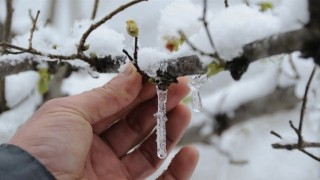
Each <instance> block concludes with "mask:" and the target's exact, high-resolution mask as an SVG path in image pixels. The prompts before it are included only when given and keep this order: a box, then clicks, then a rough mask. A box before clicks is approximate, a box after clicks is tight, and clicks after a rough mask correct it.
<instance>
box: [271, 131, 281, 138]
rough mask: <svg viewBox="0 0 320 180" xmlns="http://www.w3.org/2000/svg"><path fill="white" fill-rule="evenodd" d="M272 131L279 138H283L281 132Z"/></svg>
mask: <svg viewBox="0 0 320 180" xmlns="http://www.w3.org/2000/svg"><path fill="white" fill-rule="evenodd" d="M270 133H271V134H272V135H274V136H276V137H278V138H279V139H282V136H281V135H280V134H278V133H277V132H275V131H271V132H270Z"/></svg>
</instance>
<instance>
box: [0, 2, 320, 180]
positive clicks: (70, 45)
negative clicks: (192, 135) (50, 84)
mask: <svg viewBox="0 0 320 180" xmlns="http://www.w3.org/2000/svg"><path fill="white" fill-rule="evenodd" d="M34 1H35V2H36V3H30V2H29V1H26V0H20V1H14V2H15V4H14V6H15V14H14V20H13V31H14V32H15V33H16V34H17V36H16V37H15V38H14V39H13V40H12V43H13V44H16V45H20V46H23V47H26V48H27V47H28V39H29V29H30V27H31V21H30V19H29V16H28V9H32V12H33V14H35V12H36V10H38V9H40V10H41V13H40V17H39V22H38V28H37V30H36V31H35V33H34V39H33V47H34V48H36V49H38V50H41V51H43V52H46V53H53V54H61V55H71V54H73V53H76V48H77V44H78V43H79V40H80V37H81V35H82V33H83V32H84V31H85V30H87V28H88V27H89V26H90V25H91V24H92V23H94V22H96V21H97V20H98V19H100V18H101V17H103V16H104V15H105V14H107V13H109V12H111V11H112V10H114V9H115V8H116V7H118V6H119V4H123V3H125V2H128V1H126V0H117V1H116V0H114V1H100V2H101V4H100V7H99V9H98V14H97V18H96V19H94V20H89V17H90V13H91V7H92V4H93V0H91V1H87V0H79V1H77V2H78V3H74V2H71V1H70V2H69V1H62V0H59V1H57V3H58V4H57V7H58V9H59V10H60V12H61V13H57V14H56V17H55V19H54V21H53V24H52V25H50V26H45V27H43V25H44V23H45V22H46V20H47V17H48V16H49V13H46V12H48V9H49V6H48V4H47V3H46V2H44V1H40V0H37V1H36V0H34ZM259 2H262V0H254V1H250V6H246V5H244V4H243V1H242V0H229V4H230V7H229V8H227V9H226V8H224V4H223V1H209V2H208V12H207V20H208V22H209V30H210V32H211V35H212V37H213V41H214V45H215V48H213V47H211V45H210V43H209V41H208V37H207V35H206V33H205V30H204V28H203V27H202V23H201V22H200V21H198V18H199V17H201V16H202V1H197V0H193V1H192V0H153V1H150V2H149V1H148V2H143V3H140V4H138V5H136V6H134V7H132V8H129V9H128V10H126V11H124V12H121V13H120V14H119V15H117V16H115V17H113V18H112V19H111V20H110V21H108V22H107V23H106V24H104V25H102V26H101V27H99V28H98V29H96V30H95V31H94V32H93V33H92V34H91V35H90V36H89V37H88V39H87V41H86V44H88V45H89V49H88V50H87V51H86V52H85V53H86V54H87V55H89V53H91V52H94V53H95V54H96V55H97V56H98V57H102V56H105V55H113V56H117V55H123V53H122V49H124V48H125V49H127V50H128V51H129V53H132V52H133V50H132V49H133V47H132V38H130V37H129V36H128V35H127V34H126V32H125V21H126V20H128V19H135V21H136V22H137V23H138V24H139V28H140V34H141V37H139V54H138V57H139V58H138V63H139V66H140V67H141V69H143V70H146V71H148V74H149V75H150V76H155V71H156V69H158V68H159V67H162V64H161V62H163V61H164V60H166V59H173V58H177V57H179V56H183V55H190V54H192V53H194V52H193V51H191V49H190V47H189V46H188V45H186V44H183V45H182V46H181V47H180V48H179V50H178V51H177V52H173V53H169V52H167V51H166V50H165V48H164V45H163V43H164V40H163V37H164V36H177V31H178V30H182V31H183V32H185V34H186V35H187V37H188V38H189V39H190V40H191V41H192V42H193V43H194V44H195V45H196V46H197V47H199V48H200V49H201V50H203V51H206V52H214V51H217V52H218V53H219V55H221V56H222V57H224V58H225V59H226V60H230V59H232V58H233V57H235V56H237V55H239V54H241V52H242V48H241V47H242V46H243V45H244V44H246V43H249V42H253V41H255V40H258V39H262V38H264V37H267V36H269V35H272V34H276V33H279V32H286V31H290V30H294V29H299V28H301V27H302V26H303V25H304V24H305V23H306V22H308V11H307V1H305V0H270V2H272V3H273V5H274V9H271V10H268V11H266V12H260V11H259V6H258V4H259ZM0 7H1V10H0V22H3V21H4V18H5V11H3V10H2V9H3V7H5V5H4V1H0ZM71 7H78V8H79V9H80V10H79V11H75V10H73V12H72V13H70V12H68V11H69V10H70V9H71ZM68 13H69V14H68ZM53 45H55V46H56V48H53ZM299 55H300V53H298V52H296V53H293V54H292V62H293V63H294V64H295V67H296V69H297V72H298V75H299V77H300V78H298V79H296V78H294V76H295V71H294V70H293V68H292V66H291V64H290V62H289V56H285V55H280V56H275V57H270V58H266V59H263V60H259V61H257V62H255V63H252V64H250V66H249V68H248V70H247V72H246V73H245V74H244V76H243V77H242V79H241V80H240V81H237V82H235V81H234V80H232V78H231V77H230V74H229V72H221V73H219V74H217V75H215V76H213V77H211V78H209V79H208V81H207V82H206V83H205V84H203V86H202V87H201V89H200V90H199V91H200V95H201V97H202V102H203V107H204V108H205V109H209V110H210V113H211V114H213V115H214V114H217V113H227V114H228V115H229V116H232V115H233V112H234V111H235V110H236V109H237V108H238V107H239V106H241V105H242V104H244V103H247V102H250V101H253V100H255V99H257V98H261V97H263V96H266V95H269V94H271V93H272V92H273V91H274V90H275V89H276V88H279V87H280V88H283V87H288V86H295V94H296V96H297V97H298V98H302V97H303V94H304V90H305V85H306V83H307V80H308V78H309V75H310V73H311V70H312V68H313V66H314V63H313V61H312V60H310V59H309V60H304V59H301V58H300V57H299ZM31 57H33V56H32V55H29V54H26V53H24V54H21V55H19V56H13V55H6V56H0V61H4V60H7V59H11V60H15V61H19V60H21V59H25V58H31ZM35 59H36V60H47V58H43V57H39V56H37V57H36V58H35ZM201 60H202V62H203V63H204V64H208V63H210V62H211V61H212V59H210V58H208V57H201ZM12 63H15V62H12ZM72 64H73V65H75V66H80V67H84V68H85V69H88V65H87V64H86V63H84V62H83V61H79V60H75V61H72ZM162 68H163V69H164V70H165V68H166V67H162ZM318 71H319V70H318ZM319 73H320V72H317V73H316V75H315V78H314V81H313V83H312V84H311V89H310V93H309V99H308V103H307V109H306V115H305V118H306V121H305V124H304V130H303V135H304V137H305V139H306V140H312V141H320V139H319V137H320V134H319V132H320V122H319V118H320V105H319V100H320V99H319V98H320V96H319V93H318V91H317V90H318V89H319V88H318V87H319V86H320V84H319V83H320V81H319V77H320V76H319V75H320V74H319ZM114 76H115V74H99V78H97V79H93V78H91V77H90V76H89V75H88V71H87V70H81V71H79V72H76V73H73V74H72V75H71V76H70V77H68V78H67V79H66V80H64V81H63V84H62V89H61V90H62V92H63V93H64V94H66V95H75V94H79V93H81V92H83V91H87V90H90V89H93V88H95V87H98V86H102V85H103V84H105V83H106V82H108V81H109V80H110V79H111V78H113V77H114ZM38 78H39V77H38V74H37V72H24V73H20V74H17V75H11V76H7V77H6V99H7V101H8V105H9V107H13V109H12V110H10V111H8V112H5V113H2V114H1V115H0V141H1V142H6V141H7V140H8V139H9V138H10V137H11V136H12V134H13V133H14V132H15V130H16V129H17V128H18V127H19V126H21V125H22V124H23V123H24V122H25V121H26V120H27V119H28V118H29V117H30V116H31V115H32V113H33V112H34V110H35V109H36V108H37V106H38V105H40V104H41V101H42V98H41V97H40V95H39V93H38V92H37V90H36V89H37V88H36V84H37V81H38ZM17 85H19V86H18V87H19V88H17ZM299 111H300V105H297V107H296V108H294V109H293V110H289V111H285V112H278V113H276V114H269V115H265V116H262V117H254V118H253V119H250V120H248V121H246V122H244V123H242V124H240V125H237V126H234V127H232V128H231V129H229V130H228V131H227V132H225V133H224V134H223V135H222V136H221V137H220V138H217V137H214V138H212V142H213V143H215V145H212V144H209V145H204V144H201V143H196V144H194V145H195V146H196V147H198V149H199V150H200V161H199V165H198V167H197V169H196V171H195V173H194V175H193V177H192V178H191V179H221V180H225V179H228V180H229V179H230V180H238V179H239V180H242V179H262V180H264V179H317V178H320V172H319V169H320V167H319V163H318V162H316V161H314V160H312V159H311V158H309V157H307V156H306V155H304V154H302V153H301V152H298V151H290V152H289V151H284V150H274V149H272V148H271V144H272V143H276V142H278V141H279V139H277V138H276V137H274V136H272V135H271V134H270V130H275V131H277V132H278V133H280V134H281V135H283V137H286V139H296V134H295V133H294V132H293V130H292V129H291V128H290V126H289V124H288V120H293V121H294V124H296V125H297V124H298V118H299ZM203 117H206V115H205V114H204V113H197V114H196V113H193V116H192V122H191V126H194V125H198V124H201V123H204V124H206V125H207V126H206V127H205V128H204V129H202V130H201V133H203V134H209V133H211V132H212V127H213V126H214V123H213V121H210V120H205V118H203ZM290 142H291V140H290ZM215 146H216V147H215ZM217 149H220V151H221V150H224V151H227V152H229V153H230V154H231V155H232V157H233V158H234V159H237V160H238V159H239V160H248V162H249V163H248V164H245V165H242V166H235V165H231V164H229V162H228V158H227V157H225V156H223V155H221V152H219V150H217ZM177 150H178V148H176V149H175V150H174V152H177ZM312 152H314V153H315V154H316V155H318V156H320V153H319V149H315V150H313V151H312ZM155 153H156V152H155ZM172 156H173V154H172V153H171V154H169V155H168V158H167V160H166V161H165V163H164V165H163V166H162V168H161V170H159V171H158V172H157V173H156V175H154V176H152V177H151V178H150V179H155V177H156V176H157V175H159V173H161V172H162V171H163V169H164V168H166V167H167V165H168V164H169V162H170V160H171V158H172Z"/></svg>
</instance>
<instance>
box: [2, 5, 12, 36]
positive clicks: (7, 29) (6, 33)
mask: <svg viewBox="0 0 320 180" xmlns="http://www.w3.org/2000/svg"><path fill="white" fill-rule="evenodd" d="M6 9H7V15H6V20H5V23H4V32H3V38H2V40H3V41H8V42H9V41H10V33H11V24H12V15H13V8H12V0H6Z"/></svg>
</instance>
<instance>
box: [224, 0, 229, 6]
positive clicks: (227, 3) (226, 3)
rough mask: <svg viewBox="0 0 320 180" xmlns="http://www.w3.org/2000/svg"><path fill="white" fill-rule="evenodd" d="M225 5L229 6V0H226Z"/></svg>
mask: <svg viewBox="0 0 320 180" xmlns="http://www.w3.org/2000/svg"><path fill="white" fill-rule="evenodd" d="M224 6H225V7H226V8H228V7H229V2H228V0H224Z"/></svg>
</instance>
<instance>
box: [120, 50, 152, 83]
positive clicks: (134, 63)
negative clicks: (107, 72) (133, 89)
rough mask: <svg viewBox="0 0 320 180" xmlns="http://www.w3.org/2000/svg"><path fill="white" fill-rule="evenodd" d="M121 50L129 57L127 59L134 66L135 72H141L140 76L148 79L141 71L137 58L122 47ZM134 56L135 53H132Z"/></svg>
mask: <svg viewBox="0 0 320 180" xmlns="http://www.w3.org/2000/svg"><path fill="white" fill-rule="evenodd" d="M122 52H123V53H124V54H125V55H126V56H127V57H128V58H129V60H130V61H131V62H132V64H133V65H134V67H135V68H136V70H137V72H138V73H140V74H141V76H142V77H143V78H145V79H149V78H150V77H149V76H148V75H147V74H146V73H145V72H143V71H142V70H141V69H140V67H139V65H138V60H137V59H135V58H132V56H131V55H130V54H129V53H128V51H127V50H125V49H123V50H122ZM134 56H135V55H134Z"/></svg>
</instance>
